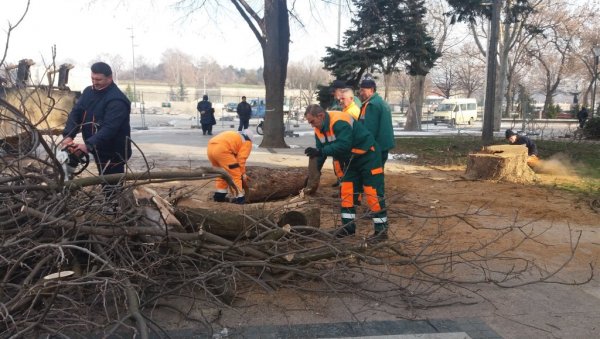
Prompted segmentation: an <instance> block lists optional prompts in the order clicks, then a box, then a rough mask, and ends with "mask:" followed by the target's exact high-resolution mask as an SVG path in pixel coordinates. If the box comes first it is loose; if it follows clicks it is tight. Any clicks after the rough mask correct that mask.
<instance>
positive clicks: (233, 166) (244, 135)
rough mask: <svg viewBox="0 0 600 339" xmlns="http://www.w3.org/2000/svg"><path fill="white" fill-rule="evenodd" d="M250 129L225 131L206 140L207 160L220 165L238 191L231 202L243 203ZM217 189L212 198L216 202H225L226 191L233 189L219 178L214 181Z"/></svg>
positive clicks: (250, 148)
mask: <svg viewBox="0 0 600 339" xmlns="http://www.w3.org/2000/svg"><path fill="white" fill-rule="evenodd" d="M252 137H253V134H252V131H250V130H248V129H245V130H243V131H241V132H235V131H225V132H221V133H219V134H218V135H216V136H214V137H212V138H211V139H210V140H209V141H208V147H207V149H206V153H207V155H208V160H210V162H211V164H212V165H213V166H215V167H221V168H223V169H224V170H225V171H227V173H229V175H230V176H231V178H232V179H233V182H234V183H235V186H236V188H237V191H238V195H237V197H235V199H233V200H232V202H233V203H236V204H243V203H244V202H245V198H244V189H243V184H242V182H243V181H247V180H248V178H247V176H246V160H247V159H248V157H249V156H250V152H251V151H252ZM216 187H217V191H216V192H215V194H214V196H213V199H214V200H215V201H217V202H226V201H227V199H226V197H227V192H228V191H233V189H230V188H229V187H228V185H227V182H226V181H225V180H223V179H221V178H219V179H217V182H216Z"/></svg>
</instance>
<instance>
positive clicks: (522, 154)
mask: <svg viewBox="0 0 600 339" xmlns="http://www.w3.org/2000/svg"><path fill="white" fill-rule="evenodd" d="M465 176H466V177H467V178H468V179H477V180H502V181H509V182H516V183H530V182H533V181H534V180H535V173H534V172H533V170H532V169H531V168H530V167H529V166H528V165H527V147H525V146H523V145H493V146H487V147H484V148H483V149H482V150H481V151H479V152H475V153H471V154H469V156H468V159H467V171H466V173H465Z"/></svg>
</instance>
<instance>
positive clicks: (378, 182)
mask: <svg viewBox="0 0 600 339" xmlns="http://www.w3.org/2000/svg"><path fill="white" fill-rule="evenodd" d="M304 116H305V117H306V120H307V121H308V123H309V124H310V125H311V126H312V127H314V131H315V139H316V147H308V148H306V149H305V150H304V153H305V154H306V155H307V156H309V157H318V158H319V159H318V165H319V169H321V168H322V167H323V163H324V162H325V159H326V158H327V157H328V156H331V157H334V158H336V159H341V160H344V161H345V162H346V163H347V168H346V173H345V175H344V176H343V177H342V182H341V184H340V186H341V187H340V196H341V214H342V224H343V227H342V228H340V229H339V230H337V231H336V232H335V236H336V237H338V238H342V237H346V236H350V235H353V234H354V233H355V232H356V224H355V219H356V208H355V206H356V205H358V204H359V203H360V202H359V200H358V199H359V195H360V194H361V191H360V189H359V188H360V187H362V195H363V201H365V200H366V202H367V206H368V208H369V210H370V212H371V213H370V214H369V215H370V216H371V218H372V220H373V228H374V232H373V234H371V235H370V236H369V237H368V238H367V241H369V242H373V243H375V242H379V241H383V240H386V239H387V238H388V234H387V229H388V222H387V213H386V210H385V200H384V188H385V187H384V176H383V168H382V167H381V153H380V152H379V150H378V149H377V144H376V143H375V140H374V139H373V136H372V135H371V133H369V131H367V129H366V128H365V127H364V126H363V125H362V124H360V123H358V122H355V121H354V119H352V117H350V115H348V114H346V113H343V112H338V111H331V112H326V111H325V110H324V109H323V108H322V107H321V106H319V105H310V106H308V107H307V108H306V112H305V113H304Z"/></svg>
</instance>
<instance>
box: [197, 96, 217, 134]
mask: <svg viewBox="0 0 600 339" xmlns="http://www.w3.org/2000/svg"><path fill="white" fill-rule="evenodd" d="M196 109H197V110H198V112H199V113H200V124H201V125H202V135H206V134H208V135H212V127H213V125H216V124H217V120H216V119H215V109H214V108H213V107H212V102H210V101H208V95H206V94H204V95H203V96H202V100H201V101H198V105H197V106H196Z"/></svg>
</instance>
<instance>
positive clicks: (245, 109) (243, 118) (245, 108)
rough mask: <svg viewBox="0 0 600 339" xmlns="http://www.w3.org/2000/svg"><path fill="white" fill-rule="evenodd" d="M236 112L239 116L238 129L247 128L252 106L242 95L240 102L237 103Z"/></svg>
mask: <svg viewBox="0 0 600 339" xmlns="http://www.w3.org/2000/svg"><path fill="white" fill-rule="evenodd" d="M236 112H237V115H238V117H239V118H240V127H238V131H242V130H245V129H248V125H250V117H251V116H252V106H250V104H249V103H247V102H246V97H245V96H243V97H242V102H240V103H239V104H238V105H237V109H236Z"/></svg>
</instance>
